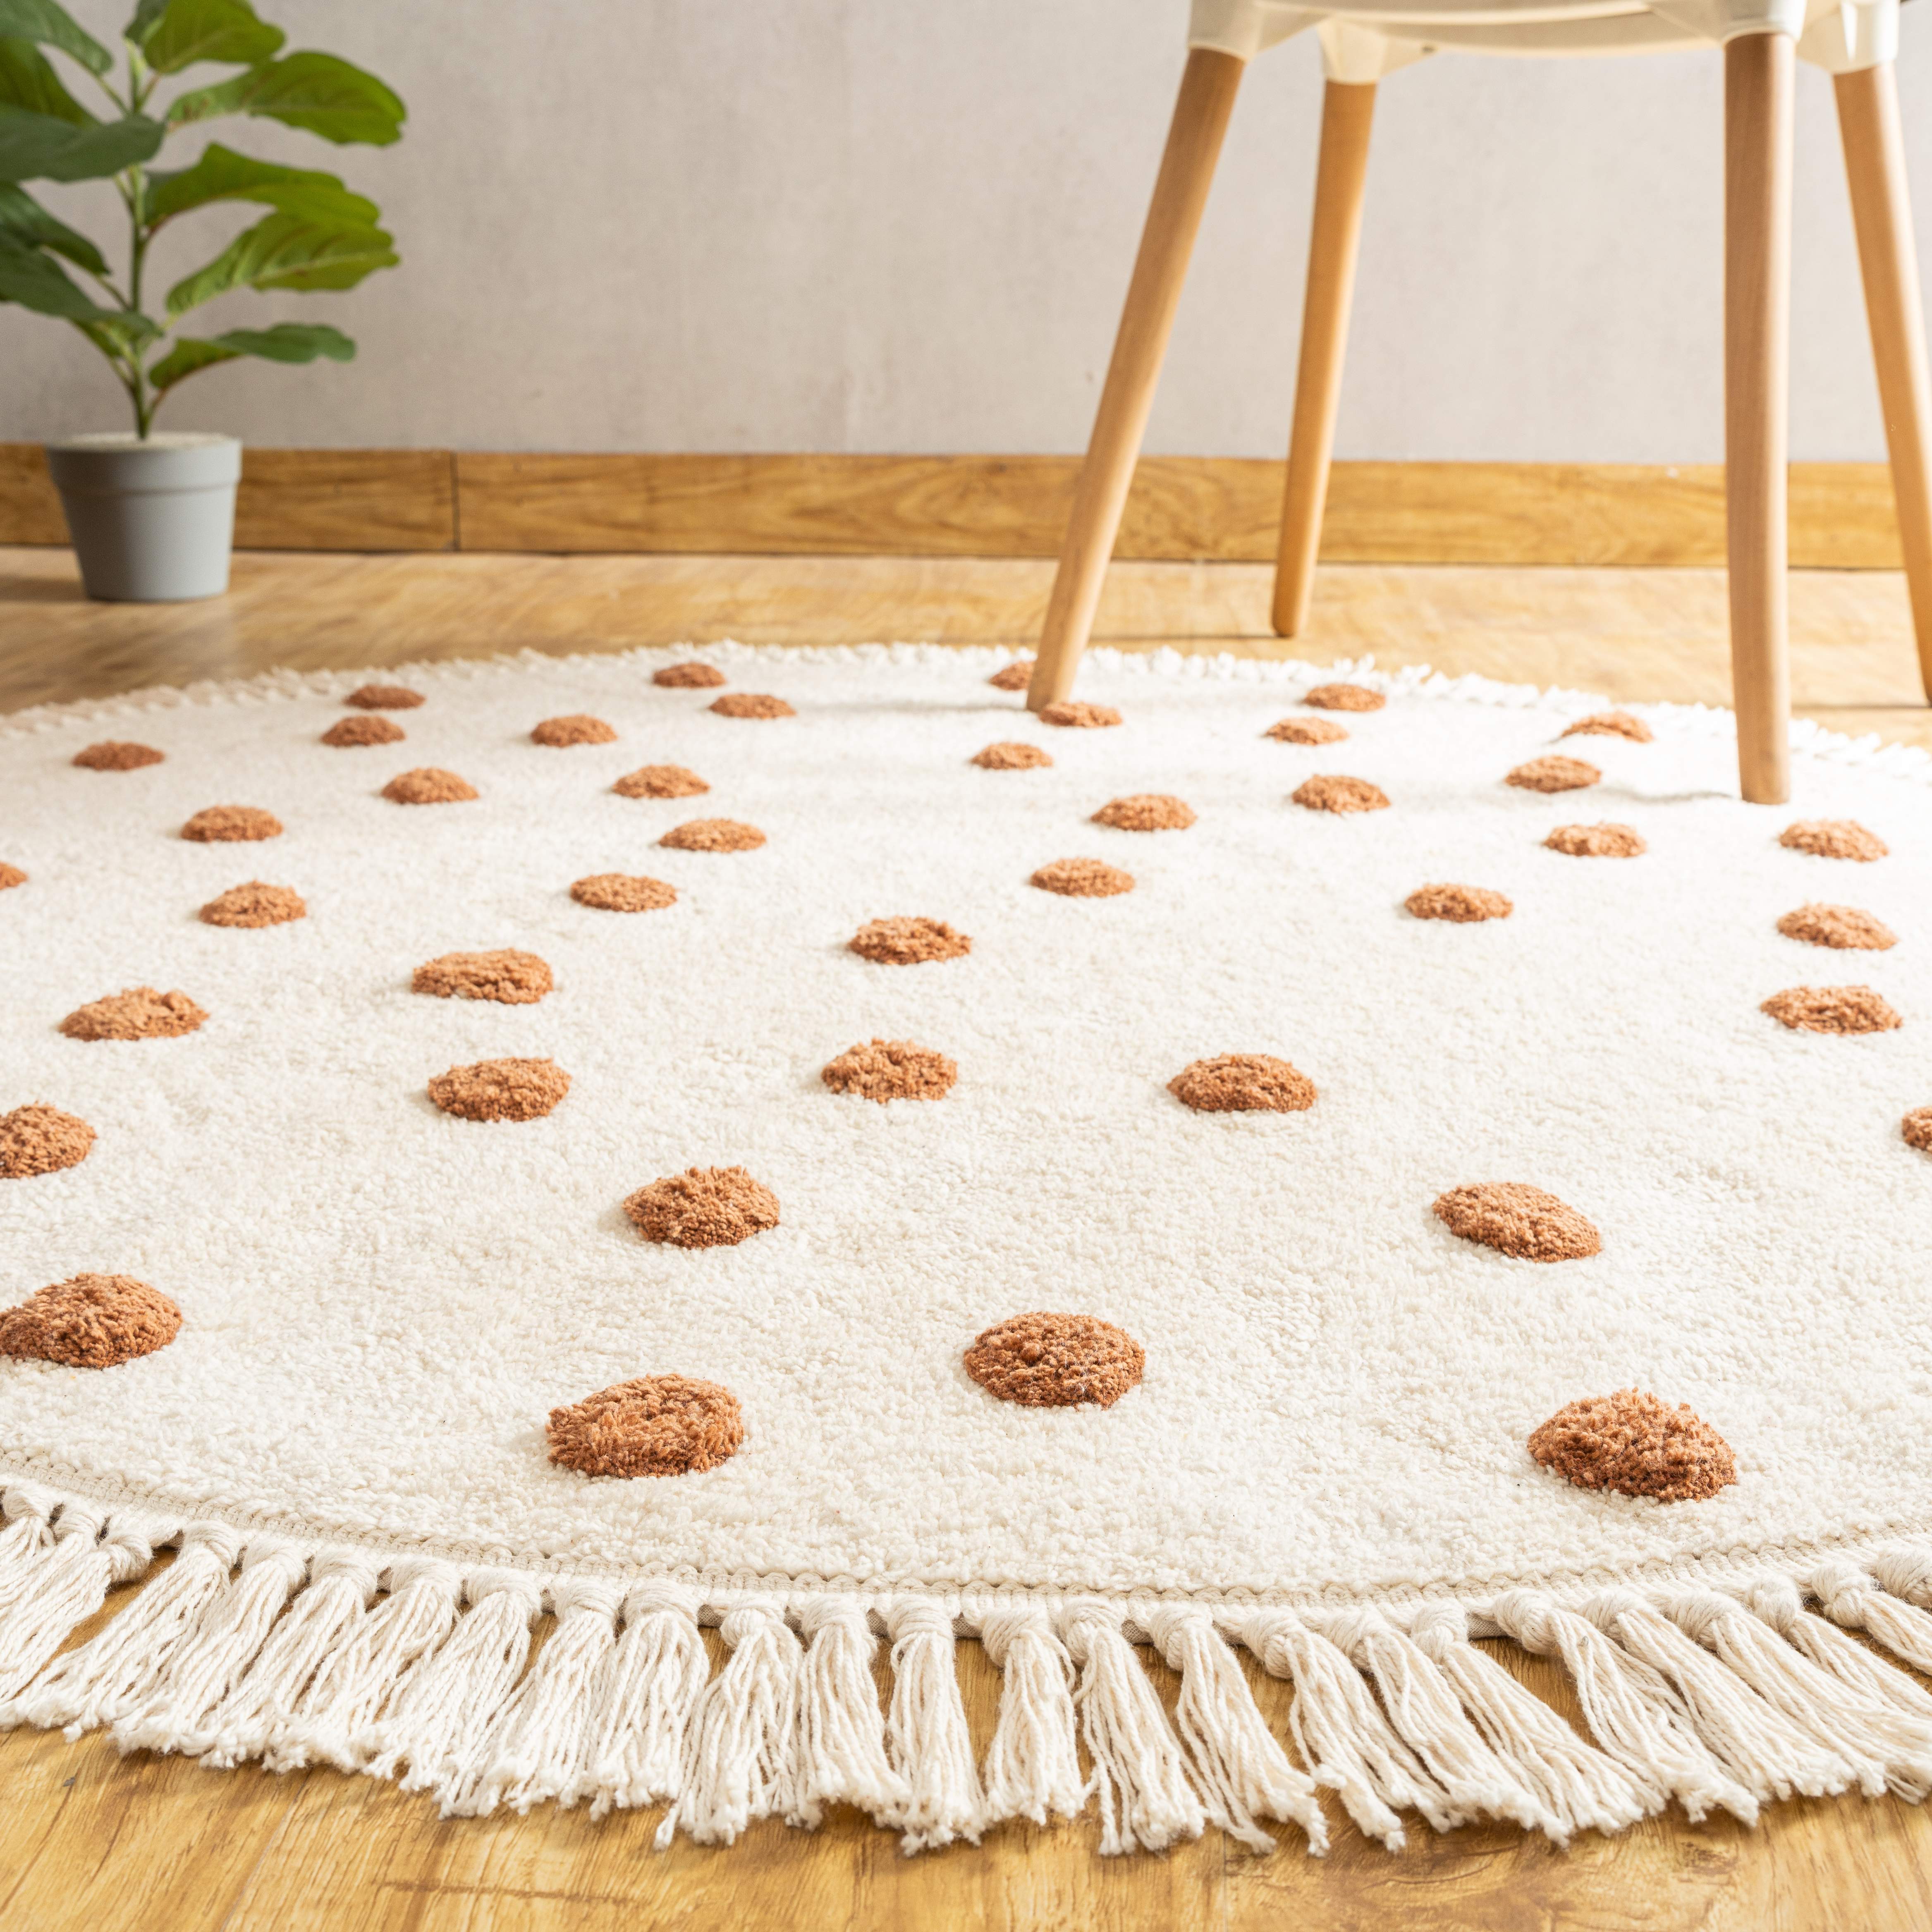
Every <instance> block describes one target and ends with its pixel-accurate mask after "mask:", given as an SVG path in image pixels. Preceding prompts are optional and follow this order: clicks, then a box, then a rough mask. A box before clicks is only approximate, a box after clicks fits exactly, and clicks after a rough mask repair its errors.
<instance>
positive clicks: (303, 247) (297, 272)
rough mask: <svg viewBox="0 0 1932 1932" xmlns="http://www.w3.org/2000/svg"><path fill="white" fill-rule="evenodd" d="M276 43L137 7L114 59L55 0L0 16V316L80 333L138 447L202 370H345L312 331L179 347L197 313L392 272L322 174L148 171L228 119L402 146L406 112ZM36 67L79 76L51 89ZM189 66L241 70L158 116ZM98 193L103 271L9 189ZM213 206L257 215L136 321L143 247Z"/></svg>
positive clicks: (227, 3) (91, 250)
mask: <svg viewBox="0 0 1932 1932" xmlns="http://www.w3.org/2000/svg"><path fill="white" fill-rule="evenodd" d="M285 39H286V36H285V35H284V33H283V32H282V30H281V28H279V27H276V26H271V25H270V24H269V22H267V21H266V20H263V19H261V18H260V16H259V15H257V13H256V12H255V10H254V7H252V6H251V5H250V4H249V0H139V4H138V5H136V7H135V9H134V12H133V17H132V18H131V19H130V20H129V21H128V23H127V26H125V27H124V28H122V29H121V51H120V53H119V55H118V56H117V55H115V54H113V53H110V52H109V50H108V49H107V48H106V47H104V46H102V45H101V43H100V42H99V41H98V40H95V38H94V37H93V36H92V34H89V33H88V32H87V31H86V30H85V29H84V28H82V27H81V26H80V23H78V22H77V21H76V20H74V17H72V16H71V14H69V13H68V12H67V11H66V10H65V8H63V7H62V6H60V5H59V4H58V0H0V302H17V303H18V304H19V305H20V306H21V307H22V308H28V309H32V310H34V311H37V313H38V314H42V315H48V316H53V317H57V318H58V319H59V320H62V321H63V322H68V323H71V324H72V325H73V326H74V327H75V328H76V329H79V330H80V332H81V334H82V335H85V336H86V338H87V339H88V340H89V341H90V342H92V344H94V346H95V348H97V349H98V350H100V351H101V354H102V355H104V356H106V357H107V360H108V362H109V363H110V365H112V366H113V370H114V373H115V375H116V376H117V377H119V379H120V380H121V385H122V386H123V387H124V389H126V390H127V395H128V398H129V401H130V402H131V403H132V404H133V413H134V428H135V431H136V434H137V435H138V436H139V437H141V438H142V439H143V440H145V438H146V437H147V435H148V431H149V428H150V427H151V425H152V423H153V422H154V411H155V410H156V408H157V407H158V406H159V404H160V401H161V400H162V399H163V398H164V397H165V396H166V395H168V394H169V392H171V391H172V390H173V389H175V386H176V385H178V383H183V382H185V381H186V380H187V378H188V377H190V376H193V375H196V374H199V372H200V371H202V370H203V369H211V368H214V366H215V365H217V363H221V362H233V361H234V360H235V359H236V358H237V357H238V356H260V357H263V358H266V359H267V360H268V361H269V362H314V360H315V359H316V358H317V356H327V357H329V358H330V359H332V360H333V361H335V362H348V361H349V360H350V359H351V358H352V357H353V356H354V355H355V353H356V345H355V344H354V343H353V342H352V341H350V339H349V338H348V337H347V336H346V335H344V334H343V333H342V332H341V330H340V329H332V328H331V327H329V325H328V324H327V323H311V322H278V323H273V324H272V325H271V326H269V327H268V328H266V329H224V330H223V331H222V332H220V334H218V335H194V334H191V333H187V332H184V329H183V325H184V323H185V322H186V321H187V318H188V317H190V315H191V314H193V311H195V310H196V309H198V308H200V307H201V306H202V304H203V303H205V302H212V301H213V300H214V299H215V297H216V296H223V295H226V294H228V293H230V292H231V291H232V290H236V289H256V290H263V291H268V290H277V289H296V290H311V289H349V288H353V287H355V286H356V284H357V283H358V282H359V281H362V278H364V277H365V275H371V274H373V273H374V272H375V271H376V270H377V269H389V268H393V267H395V265H396V262H397V260H398V257H397V254H396V251H395V242H393V240H392V238H391V237H390V236H389V235H388V234H386V233H385V232H384V230H383V228H382V227H381V226H380V223H381V220H382V216H381V214H380V211H379V210H378V209H377V206H376V204H375V203H374V202H373V201H370V200H368V199H365V197H364V196H361V195H359V194H357V193H354V192H353V191H352V190H350V189H349V188H348V187H345V186H344V184H343V183H342V182H341V181H339V180H338V178H336V177H335V175H331V174H324V173H323V172H320V170H318V169H311V168H293V167H286V166H283V165H282V164H281V163H279V162H275V161H262V160H254V158H252V157H251V156H249V155H247V154H239V153H237V152H236V151H235V150H234V149H233V148H226V147H224V146H223V145H221V144H220V142H209V143H208V145H207V146H206V147H205V148H204V149H203V150H202V154H201V156H200V158H199V160H196V161H194V162H193V163H192V164H190V166H187V167H182V168H175V169H162V168H157V167H155V166H153V163H154V159H155V157H157V155H158V154H160V151H161V148H162V145H163V142H165V141H166V139H167V138H168V136H169V135H171V134H173V133H177V132H178V131H179V130H183V129H186V128H190V127H196V126H198V125H199V124H201V123H202V122H204V121H214V120H217V119H220V118H225V117H227V116H229V115H252V116H254V117H257V118H263V119H266V120H270V121H281V123H282V124H283V125H284V127H299V128H301V129H302V130H303V131H304V132H305V133H311V134H315V135H319V136H320V137H321V138H322V139H324V140H326V141H332V142H335V143H337V144H338V145H347V144H349V143H352V142H359V143H362V144H363V145H368V146H371V147H386V146H388V145H389V144H390V143H391V142H393V141H395V140H397V139H400V138H401V133H402V126H403V121H404V114H405V111H406V110H404V106H403V104H402V102H401V101H399V100H398V98H396V96H395V95H394V94H393V93H392V92H391V91H390V90H389V89H388V88H387V87H386V86H384V85H383V83H382V82H381V81H380V80H377V78H376V77H375V76H374V74H366V73H365V72H364V71H363V70H362V68H359V67H352V66H351V65H350V64H349V62H347V61H345V60H338V58H336V57H335V55H333V54H324V53H313V52H296V53H289V54H285V53H284V52H282V46H283V43H284V40H285ZM50 53H51V54H54V55H59V56H60V57H61V58H62V60H63V61H64V62H66V63H68V64H69V65H70V66H71V67H72V68H78V69H79V70H80V73H79V74H77V75H71V76H69V77H63V73H62V69H61V68H58V67H57V66H56V65H55V62H54V61H53V60H52V59H51V58H49V54H50ZM198 66H214V67H229V68H239V69H240V70H241V71H240V72H239V73H237V74H231V75H229V77H227V78H226V79H225V80H215V81H213V82H211V83H208V84H206V85H201V86H191V87H188V88H187V89H185V91H184V92H181V93H178V94H176V95H174V96H173V98H172V99H171V100H169V101H168V102H167V103H166V104H165V105H163V104H160V103H159V102H158V101H157V99H156V96H157V94H159V92H160V90H161V89H162V87H163V83H167V82H169V81H172V80H173V79H174V78H175V77H176V76H177V75H180V74H184V73H186V71H187V70H188V69H189V68H194V67H198ZM117 68H118V75H117ZM68 78H72V79H73V80H74V81H75V82H76V83H77V85H79V86H81V88H82V89H83V92H87V91H88V89H89V88H91V89H92V91H93V93H94V94H95V95H99V96H103V97H104V98H105V100H106V102H107V104H109V105H110V107H112V109H113V112H112V113H95V112H92V111H90V110H89V107H86V106H84V105H83V104H82V102H81V101H78V100H77V99H76V98H74V94H73V93H72V92H71V91H70V89H69V87H68ZM197 78H198V77H197ZM96 105H97V106H98V105H99V103H98V101H97V103H96ZM97 180H112V181H113V183H114V184H115V187H116V188H118V190H119V192H120V196H121V202H122V205H123V206H124V208H125V211H126V214H127V254H126V257H125V259H124V262H123V263H121V266H120V268H119V269H118V272H117V270H116V269H115V266H113V264H111V263H110V261H109V260H108V258H107V255H106V254H104V252H103V251H102V250H101V248H99V247H98V246H97V245H96V244H95V242H92V240H90V239H89V238H88V237H87V236H85V235H83V234H81V233H79V232H77V230H76V229H72V228H70V227H69V226H68V225H67V224H66V223H65V222H63V221H61V220H58V218H57V217H55V216H54V215H53V214H52V213H50V212H49V211H48V210H47V209H46V208H43V207H42V206H41V205H40V203H39V202H37V201H36V200H35V199H34V197H33V196H32V195H31V194H30V193H28V190H27V189H26V187H23V185H22V184H23V183H24V182H28V181H97ZM215 202H245V203H248V204H251V205H254V206H255V207H257V208H263V209H266V213H265V214H263V216H262V217H261V218H260V220H257V222H256V223H254V226H252V227H248V228H245V229H243V230H242V233H240V234H239V235H237V236H236V237H235V239H233V241H232V242H229V244H228V245H227V246H226V248H223V250H222V251H221V252H220V254H218V255H217V256H216V257H214V260H212V261H211V262H207V263H203V264H202V266H201V267H199V269H195V270H193V272H191V273H190V274H188V275H184V276H183V277H181V279H180V280H179V281H177V282H175V284H174V285H173V286H172V287H171V288H169V290H167V292H166V296H164V297H163V301H162V303H161V305H160V309H159V311H158V312H151V310H152V304H151V300H150V298H149V296H148V290H147V287H146V284H147V281H148V266H149V265H148V251H149V250H150V249H151V248H152V246H153V245H154V239H155V237H156V236H158V235H159V234H160V233H161V231H162V230H163V229H164V228H166V226H167V225H168V223H169V222H171V221H174V220H177V219H178V218H179V217H181V216H182V215H184V214H188V213H190V212H191V211H193V210H194V209H196V208H206V207H208V206H211V205H212V204H214V203H215ZM77 275H78V277H79V278H80V279H78V280H77Z"/></svg>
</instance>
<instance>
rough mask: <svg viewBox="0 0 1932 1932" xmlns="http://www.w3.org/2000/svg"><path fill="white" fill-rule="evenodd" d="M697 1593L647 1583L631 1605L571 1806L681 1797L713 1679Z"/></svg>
mask: <svg viewBox="0 0 1932 1932" xmlns="http://www.w3.org/2000/svg"><path fill="white" fill-rule="evenodd" d="M697 1611H698V1599H697V1592H695V1591H691V1590H686V1589H681V1588H679V1586H676V1585H675V1584H666V1583H644V1584H640V1585H639V1586H637V1589H634V1590H632V1591H631V1593H630V1594H629V1595H628V1596H627V1597H625V1599H624V1634H623V1635H622V1637H619V1639H618V1640H617V1642H616V1644H615V1645H614V1646H613V1648H612V1649H611V1651H610V1655H609V1656H608V1657H607V1658H606V1659H605V1661H604V1669H603V1673H602V1675H601V1677H600V1678H599V1679H598V1682H597V1685H596V1686H595V1688H594V1690H593V1691H592V1696H591V1700H590V1705H589V1709H588V1710H586V1712H585V1714H584V1750H583V1764H582V1768H581V1769H580V1772H579V1773H578V1775H577V1779H576V1781H575V1782H574V1784H571V1785H569V1786H568V1787H565V1790H563V1791H562V1792H561V1793H559V1800H560V1802H562V1803H563V1804H565V1805H576V1804H580V1803H581V1802H583V1800H584V1799H589V1801H590V1815H591V1817H592V1818H601V1817H603V1816H604V1814H605V1813H607V1811H610V1810H611V1809H612V1808H613V1807H614V1808H616V1809H618V1810H620V1811H628V1810H631V1809H632V1808H635V1807H637V1806H641V1805H655V1804H658V1803H661V1802H668V1801H670V1800H671V1799H675V1798H676V1796H678V1794H679V1792H680V1791H681V1790H682V1789H683V1785H684V1759H685V1740H686V1738H687V1736H688V1733H689V1732H690V1730H691V1721H692V1719H693V1718H694V1716H695V1715H696V1713H697V1700H698V1699H699V1698H700V1697H702V1696H703V1694H704V1686H705V1682H706V1679H708V1678H709V1676H710V1675H711V1663H710V1660H709V1658H707V1657H706V1655H705V1654H704V1639H703V1636H702V1634H700V1631H699V1630H698V1628H697Z"/></svg>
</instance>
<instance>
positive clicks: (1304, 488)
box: [1274, 80, 1376, 637]
mask: <svg viewBox="0 0 1932 1932" xmlns="http://www.w3.org/2000/svg"><path fill="white" fill-rule="evenodd" d="M1375 114H1376V87H1375V83H1373V81H1370V82H1369V83H1367V85H1366V86H1364V85H1358V84H1355V83H1351V82H1348V81H1342V80H1331V81H1330V82H1329V83H1328V84H1327V86H1325V88H1324V89H1323V90H1322V146H1321V151H1320V154H1319V157H1318V158H1317V160H1316V167H1315V218H1314V221H1313V225H1312V226H1311V228H1310V232H1309V238H1308V278H1307V285H1306V293H1304V296H1303V299H1302V305H1301V356H1300V359H1299V362H1298V365H1297V367H1296V371H1295V427H1294V429H1293V431H1292V432H1291V434H1290V435H1289V444H1288V478H1287V482H1286V485H1285V487H1284V488H1283V492H1282V499H1281V536H1280V541H1279V543H1278V544H1277V557H1276V564H1275V583H1274V627H1275V628H1276V630H1277V631H1280V634H1282V636H1283V637H1293V636H1295V634H1296V633H1297V632H1298V631H1300V630H1301V627H1302V626H1303V625H1304V624H1306V623H1307V621H1308V608H1309V604H1310V601H1311V600H1312V599H1313V596H1314V595H1315V564H1316V555H1317V553H1318V551H1319V548H1320V545H1321V541H1322V510H1323V507H1324V505H1325V503H1326V502H1327V501H1328V472H1329V471H1330V469H1331V468H1332V467H1333V466H1334V455H1335V418H1336V416H1337V412H1338V410H1340V405H1341V401H1342V365H1343V359H1344V357H1345V355H1346V351H1347V349H1348V344H1349V309H1350V308H1351V307H1352V305H1353V303H1354V301H1355V258H1356V256H1357V254H1358V252H1359V251H1360V249H1361V240H1362V199H1363V190H1364V187H1366V185H1367V181H1368V172H1369V133H1370V129H1371V127H1373V124H1374V121H1375Z"/></svg>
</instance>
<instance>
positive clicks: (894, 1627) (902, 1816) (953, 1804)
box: [883, 1597, 986, 1856]
mask: <svg viewBox="0 0 1932 1932" xmlns="http://www.w3.org/2000/svg"><path fill="white" fill-rule="evenodd" d="M883 1619H884V1622H885V1626H886V1635H887V1636H888V1637H890V1638H891V1639H892V1706H891V1709H889V1711H888V1712H887V1713H886V1752H887V1755H888V1756H889V1757H890V1759H891V1760H892V1768H893V1769H894V1770H895V1771H896V1772H898V1775H899V1778H900V1780H901V1782H902V1783H903V1784H904V1787H905V1791H906V1797H905V1802H904V1804H903V1805H901V1807H900V1808H899V1812H898V1816H897V1817H895V1819H894V1820H892V1823H894V1824H895V1825H896V1826H897V1827H898V1830H899V1833H900V1838H899V1849H901V1851H902V1852H905V1853H906V1854H907V1855H908V1856H910V1855H911V1854H912V1853H913V1852H922V1851H929V1850H931V1849H933V1848H935V1846H940V1845H950V1844H951V1843H952V1842H953V1840H954V1839H956V1838H966V1839H969V1840H971V1842H972V1843H974V1844H976V1845H977V1843H979V1842H980V1832H982V1830H983V1829H984V1824H983V1820H984V1819H985V1816H986V1793H985V1791H984V1790H983V1789H982V1788H981V1786H980V1767H979V1766H978V1764H977V1763H976V1762H975V1760H974V1756H973V1734H972V1733H971V1731H969V1730H968V1729H967V1727H966V1704H965V1699H964V1698H962V1697H961V1696H960V1694H959V1667H958V1652H959V1640H958V1638H957V1637H956V1635H955V1634H954V1631H953V1613H952V1611H951V1610H950V1607H947V1605H945V1604H939V1603H935V1601H933V1600H932V1598H929V1597H900V1598H895V1599H893V1600H892V1601H891V1602H889V1603H888V1604H886V1606H885V1608H884V1610H883Z"/></svg>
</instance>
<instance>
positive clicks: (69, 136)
mask: <svg viewBox="0 0 1932 1932" xmlns="http://www.w3.org/2000/svg"><path fill="white" fill-rule="evenodd" d="M163 131H164V130H163V128H162V127H161V125H160V122H158V121H150V120H149V119H148V117H147V116H146V115H145V114H130V115H128V116H127V118H126V119H125V120H124V121H101V122H98V123H94V124H89V126H87V127H75V126H74V124H72V123H71V121H60V120H56V119H55V118H54V117H53V116H52V115H50V114H30V113H26V111H25V110H23V109H20V108H17V107H5V106H0V181H37V180H46V181H93V180H95V179H96V178H98V176H100V175H117V174H118V173H119V172H121V169H123V168H126V167H132V166H133V165H134V163H136V161H145V160H147V159H148V157H149V156H150V155H151V154H153V153H154V150H155V149H156V148H158V147H159V146H160V145H161V136H162V133H163Z"/></svg>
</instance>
